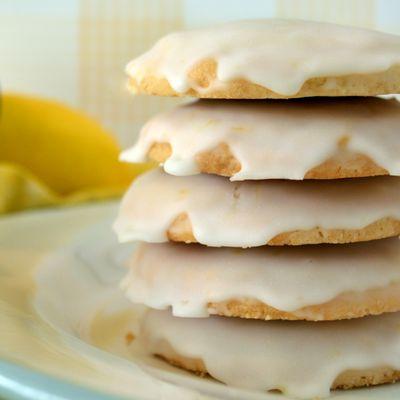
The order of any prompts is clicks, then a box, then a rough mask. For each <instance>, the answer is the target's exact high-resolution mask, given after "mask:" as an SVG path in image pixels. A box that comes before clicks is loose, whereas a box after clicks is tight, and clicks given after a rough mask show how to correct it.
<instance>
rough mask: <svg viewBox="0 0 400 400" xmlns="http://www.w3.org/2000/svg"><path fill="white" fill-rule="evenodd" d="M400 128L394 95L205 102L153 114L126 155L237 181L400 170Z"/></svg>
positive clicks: (174, 169)
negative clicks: (391, 97)
mask: <svg viewBox="0 0 400 400" xmlns="http://www.w3.org/2000/svg"><path fill="white" fill-rule="evenodd" d="M399 126H400V102H398V101H397V100H395V99H391V100H384V99H379V98H348V99H341V100H336V99H328V98H324V99H298V100H291V101H283V100H282V101H279V100H270V101H265V100H264V101H251V102H249V101H227V100H221V101H218V100H209V101H207V100H202V101H197V102H194V103H191V104H187V105H184V106H181V107H178V108H176V109H174V110H171V111H168V112H166V113H163V114H161V115H158V116H156V117H154V118H152V119H151V120H150V121H149V122H148V123H147V124H146V125H145V126H144V127H143V129H142V131H141V133H140V136H139V140H138V142H137V144H136V145H135V146H134V147H132V148H131V149H128V150H126V151H125V152H123V153H122V155H121V159H122V160H124V161H128V162H144V161H147V160H148V159H150V160H153V161H157V162H159V163H163V168H164V170H165V171H166V172H168V173H170V174H173V175H193V174H197V173H200V172H203V173H204V172H205V173H212V174H217V175H223V176H229V177H231V180H247V179H271V178H279V179H304V178H314V179H337V178H354V177H365V176H375V175H388V174H390V175H400V143H399V140H398V136H399Z"/></svg>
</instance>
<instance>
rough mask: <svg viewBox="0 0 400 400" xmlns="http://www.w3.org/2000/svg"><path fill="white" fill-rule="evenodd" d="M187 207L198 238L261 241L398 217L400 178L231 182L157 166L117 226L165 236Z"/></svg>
mask: <svg viewBox="0 0 400 400" xmlns="http://www.w3.org/2000/svg"><path fill="white" fill-rule="evenodd" d="M184 212H186V213H187V214H188V216H189V218H190V221H191V224H192V230H193V234H194V236H195V238H196V240H197V241H198V242H199V243H202V244H205V245H208V246H217V247H218V246H232V247H254V246H261V245H264V244H266V243H267V242H268V241H269V240H271V239H272V238H274V237H275V236H276V235H278V234H280V233H283V232H289V231H294V230H308V229H312V228H314V227H316V226H319V227H323V228H325V229H336V228H337V229H361V228H363V227H365V226H367V225H369V224H371V223H373V222H375V221H377V220H379V219H382V218H385V217H393V218H397V219H400V179H399V178H394V177H380V178H364V179H351V180H341V181H301V182H297V181H244V182H236V183H232V182H229V180H227V179H225V178H222V177H218V176H212V175H196V176H191V177H175V176H171V175H167V174H165V173H164V172H162V171H161V170H160V169H155V170H152V171H150V172H148V173H146V174H144V175H142V176H140V177H139V178H138V179H137V180H136V181H135V182H134V183H133V184H132V186H131V187H130V189H129V190H128V191H127V193H126V194H125V196H124V198H123V200H122V203H121V208H120V212H119V215H118V218H117V220H116V222H115V224H114V229H115V231H116V233H117V234H118V237H119V240H120V241H122V242H126V241H130V240H143V241H146V242H165V241H167V234H166V232H167V230H168V228H169V227H170V225H171V224H172V222H173V221H174V219H175V218H176V217H177V216H178V215H179V214H181V213H184Z"/></svg>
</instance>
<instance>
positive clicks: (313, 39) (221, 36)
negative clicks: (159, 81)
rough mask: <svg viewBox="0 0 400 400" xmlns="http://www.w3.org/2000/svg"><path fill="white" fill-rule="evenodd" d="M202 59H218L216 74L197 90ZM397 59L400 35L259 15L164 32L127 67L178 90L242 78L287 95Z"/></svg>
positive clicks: (399, 58) (379, 67) (135, 75)
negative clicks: (192, 75) (194, 76)
mask: <svg viewBox="0 0 400 400" xmlns="http://www.w3.org/2000/svg"><path fill="white" fill-rule="evenodd" d="M206 59H214V60H215V61H216V62H217V64H218V67H217V77H216V79H215V80H214V82H212V84H211V85H210V86H209V87H208V88H199V87H197V86H196V85H195V83H194V82H193V81H191V80H190V79H189V78H188V72H189V71H190V70H191V69H192V68H193V67H194V66H195V65H196V64H198V63H200V62H201V61H203V60H206ZM399 63H400V38H399V37H398V36H395V35H389V34H385V33H380V32H376V31H371V30H365V29H359V28H354V27H345V26H339V25H334V24H327V23H320V22H310V21H298V20H279V19H264V20H262V19H260V20H251V21H236V22H229V23H225V24H222V25H217V26H213V27H209V28H203V29H196V30H189V31H185V32H177V33H172V34H169V35H167V36H165V37H163V38H162V39H160V40H159V41H158V42H157V43H156V44H155V45H154V47H153V48H152V49H150V50H149V51H148V52H147V53H145V54H143V55H142V56H140V57H138V58H136V59H135V60H133V61H131V62H130V63H129V64H128V66H127V68H126V71H127V73H128V75H129V76H130V77H132V78H133V79H135V80H136V81H138V82H140V81H141V80H142V79H143V77H144V76H146V75H147V74H151V75H155V76H157V77H163V78H166V79H167V81H168V82H169V84H170V85H171V87H172V88H173V89H174V90H175V91H176V92H179V93H185V92H186V91H188V90H189V89H190V88H194V89H196V90H199V91H203V92H210V91H212V90H214V89H215V88H218V87H223V85H224V84H226V83H227V82H229V81H231V80H233V79H236V78H245V79H247V80H248V81H250V82H253V83H256V84H259V85H261V86H264V87H266V88H268V89H270V90H272V91H274V92H276V93H279V94H281V95H287V96H290V95H294V94H296V93H297V92H298V91H299V90H300V89H301V87H302V85H303V84H304V82H306V81H307V80H308V79H310V78H314V77H334V76H341V75H349V74H361V73H374V72H382V71H385V70H387V69H389V68H390V67H391V66H393V65H395V64H399ZM327 84H329V81H328V82H327Z"/></svg>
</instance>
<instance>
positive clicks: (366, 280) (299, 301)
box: [121, 238, 400, 317]
mask: <svg viewBox="0 0 400 400" xmlns="http://www.w3.org/2000/svg"><path fill="white" fill-rule="evenodd" d="M160 260H161V261H160ZM188 260H190V262H188ZM399 264H400V242H399V239H397V238H392V239H385V240H378V241H375V242H373V243H356V244H352V245H342V246H306V247H304V246H301V247H288V248H273V247H258V248H253V249H246V250H242V249H240V250H239V249H232V248H221V249H216V248H210V247H204V246H200V245H190V246H188V245H179V244H172V243H168V244H145V243H142V244H141V245H140V246H139V248H137V250H135V253H134V254H133V256H132V257H131V259H130V261H129V266H130V270H129V273H128V275H127V276H126V278H125V279H124V281H123V283H122V285H121V286H122V287H123V289H124V290H125V292H126V294H127V296H128V298H129V299H130V300H131V301H132V302H134V303H142V304H145V305H147V306H149V307H152V308H156V309H165V308H167V307H169V306H172V310H173V314H174V315H176V316H181V317H206V316H208V315H209V313H208V310H207V304H208V303H209V302H220V301H226V300H231V299H240V298H248V299H256V300H259V301H261V302H263V303H264V304H268V305H270V306H272V307H274V308H276V309H278V310H283V311H295V310H298V309H300V308H302V307H305V306H310V305H314V304H322V303H325V302H327V301H329V300H331V299H333V298H335V297H336V296H338V295H340V294H343V293H344V292H349V291H356V292H363V291H366V290H368V289H371V288H376V287H387V286H389V285H391V284H395V283H396V284H397V286H396V289H395V290H397V291H398V290H399V287H400V268H399Z"/></svg>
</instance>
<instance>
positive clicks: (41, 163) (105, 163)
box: [0, 94, 149, 210]
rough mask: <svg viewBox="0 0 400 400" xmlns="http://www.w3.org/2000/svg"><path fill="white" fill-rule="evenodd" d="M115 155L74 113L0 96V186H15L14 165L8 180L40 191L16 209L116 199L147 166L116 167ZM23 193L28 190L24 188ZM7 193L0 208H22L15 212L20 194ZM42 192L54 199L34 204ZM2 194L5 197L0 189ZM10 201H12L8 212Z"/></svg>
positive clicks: (97, 129) (111, 144)
mask: <svg viewBox="0 0 400 400" xmlns="http://www.w3.org/2000/svg"><path fill="white" fill-rule="evenodd" d="M119 152H120V149H119V147H118V145H117V143H116V141H115V139H114V138H113V137H112V135H110V134H109V133H108V132H107V131H105V130H104V129H103V128H102V127H101V125H99V123H97V122H96V121H95V120H93V119H91V118H89V117H88V116H86V115H84V114H82V113H80V112H78V111H76V110H73V109H71V108H69V107H67V106H65V105H63V104H60V103H57V102H54V101H49V100H43V99H38V98H34V97H28V96H23V95H17V94H4V95H3V96H2V99H1V115H0V164H2V165H3V178H4V176H5V175H7V179H3V182H2V185H3V186H7V185H8V186H10V185H11V182H14V185H17V182H21V179H15V178H13V179H10V176H11V175H10V166H12V165H14V166H15V170H16V171H17V173H16V172H15V171H13V174H12V176H13V177H14V176H16V175H18V176H19V175H21V174H22V175H24V179H23V180H24V181H32V180H35V181H37V182H34V184H35V187H39V186H41V187H43V189H40V190H39V192H38V190H35V193H36V195H35V199H32V201H31V202H30V201H29V198H26V193H27V191H26V190H25V191H24V193H25V195H24V196H25V199H24V201H23V202H22V203H23V204H26V205H27V207H29V206H35V205H36V204H43V205H45V204H52V203H57V204H59V203H62V202H63V199H65V201H66V202H68V201H69V202H71V199H72V198H73V199H82V200H84V199H92V198H103V197H106V196H107V193H109V195H110V196H115V195H116V194H119V193H121V192H122V191H123V190H124V189H125V188H126V186H127V185H128V184H129V183H130V182H131V181H132V179H133V178H134V177H135V176H136V175H137V174H139V173H140V172H142V171H144V170H145V169H148V167H149V166H148V165H131V164H125V163H121V162H119V161H118V155H119ZM4 166H7V167H6V168H5V167H4ZM4 171H6V173H5V172H4ZM23 171H26V172H27V173H26V174H24V173H23ZM0 178H1V176H0ZM37 184H39V186H38V185H37ZM0 186H1V185H0ZM31 186H32V185H31ZM26 187H30V186H27V185H26V184H25V185H24V188H26ZM46 188H47V189H46ZM8 189H9V190H8V197H7V199H3V202H4V201H7V203H8V204H9V206H8V207H3V208H8V209H9V210H10V209H12V208H13V209H21V208H22V205H21V207H19V206H17V203H18V202H19V201H21V199H17V197H18V196H17V195H18V193H19V192H21V188H20V187H19V188H15V187H14V188H8ZM43 190H46V191H48V192H49V193H52V194H53V197H54V199H51V198H50V199H49V198H48V196H47V198H46V200H45V201H42V200H41V201H39V202H38V194H37V193H42V192H43ZM2 192H3V194H4V193H5V192H6V191H5V190H4V188H3V189H2ZM30 192H32V190H29V191H28V193H30ZM10 193H12V197H10ZM0 196H1V194H0ZM28 197H29V196H28ZM42 197H43V196H42ZM55 197H56V198H55ZM10 198H15V201H14V203H15V204H14V207H12V205H11V204H10ZM0 200H1V199H0ZM0 203H1V201H0Z"/></svg>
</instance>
